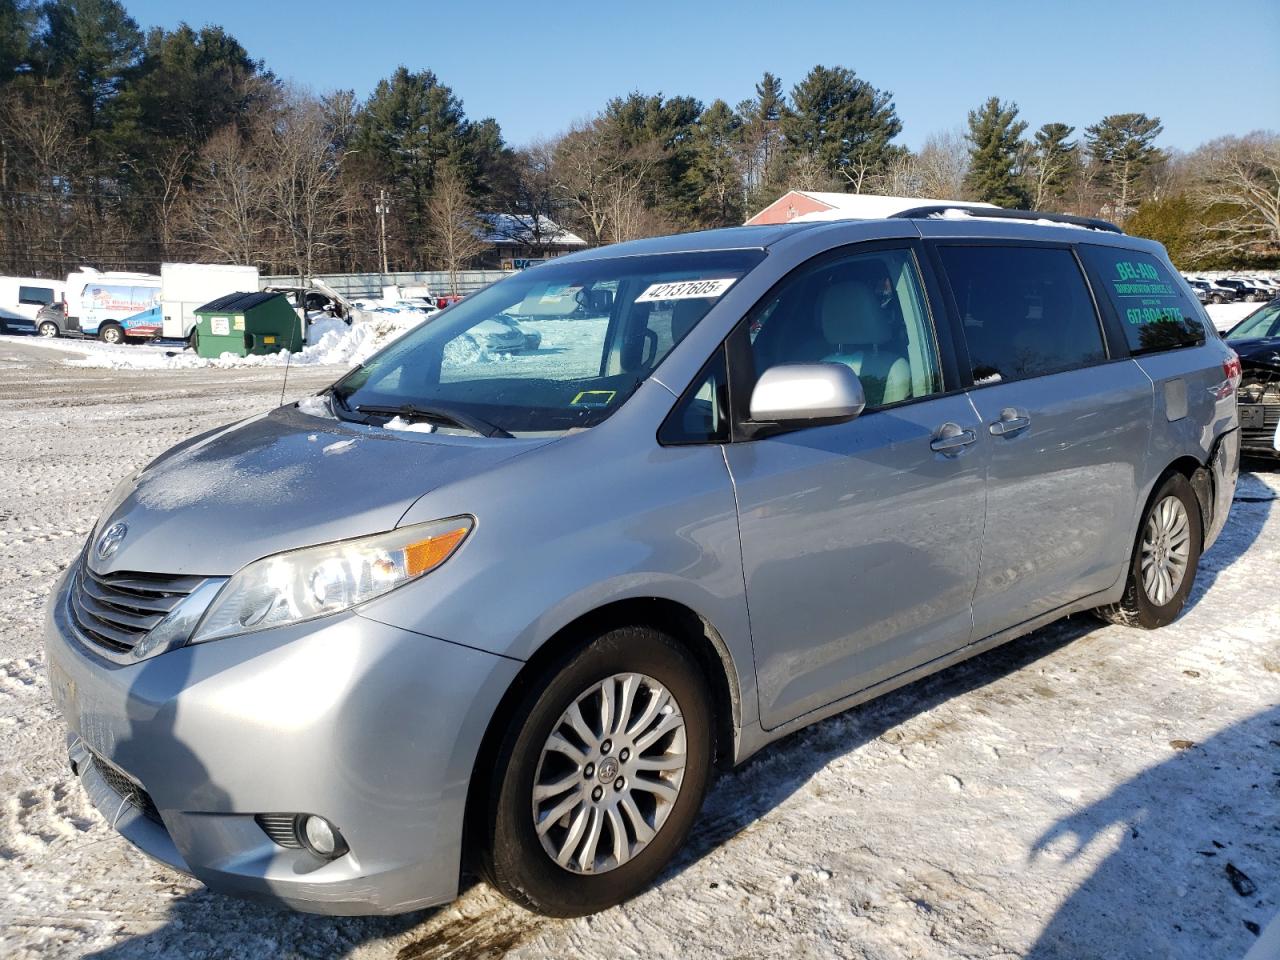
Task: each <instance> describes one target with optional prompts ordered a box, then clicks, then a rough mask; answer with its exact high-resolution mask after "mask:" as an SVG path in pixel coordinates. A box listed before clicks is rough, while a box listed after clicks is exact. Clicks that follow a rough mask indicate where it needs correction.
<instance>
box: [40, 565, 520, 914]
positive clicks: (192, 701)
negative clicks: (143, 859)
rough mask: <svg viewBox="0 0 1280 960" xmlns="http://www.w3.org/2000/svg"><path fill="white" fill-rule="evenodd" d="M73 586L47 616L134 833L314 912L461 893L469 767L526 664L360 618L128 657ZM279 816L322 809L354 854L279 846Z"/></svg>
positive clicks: (57, 674) (86, 727) (80, 748)
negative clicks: (264, 818)
mask: <svg viewBox="0 0 1280 960" xmlns="http://www.w3.org/2000/svg"><path fill="white" fill-rule="evenodd" d="M68 581H69V577H67V576H64V577H63V579H62V581H60V582H59V584H58V587H57V589H56V591H55V593H54V596H53V598H52V600H51V602H50V606H49V611H48V615H47V618H46V623H45V647H46V653H47V664H48V670H49V678H50V686H51V688H52V689H53V691H54V698H55V700H57V702H58V706H59V708H60V710H61V711H62V713H63V716H64V718H65V719H66V722H67V725H68V727H69V729H70V737H69V742H70V749H71V759H72V762H73V766H74V768H75V769H76V771H77V773H78V774H79V775H80V777H81V779H82V782H83V784H84V787H85V789H86V791H87V792H88V793H89V796H90V799H91V800H92V801H93V803H94V805H95V806H96V807H97V809H98V810H99V812H100V813H102V815H103V816H104V817H106V819H107V820H108V821H109V822H110V823H111V824H112V825H113V826H114V827H115V828H116V829H117V830H118V831H119V832H120V833H121V834H122V835H123V836H125V837H126V838H127V839H128V840H130V841H131V842H133V843H134V844H135V845H137V846H138V847H139V848H141V849H142V850H143V851H144V852H145V853H148V854H149V855H151V856H153V857H155V858H156V859H158V860H161V861H163V862H164V863H167V864H169V865H170V866H172V867H175V868H176V869H178V870H181V871H183V872H186V873H190V874H191V875H193V876H195V877H196V878H197V879H199V880H201V881H202V882H204V883H205V884H207V885H208V886H209V887H210V888H211V889H213V890H217V891H221V892H227V893H233V894H240V895H249V896H254V897H257V898H261V899H265V900H269V901H273V902H276V903H282V904H285V905H287V906H290V907H293V908H296V909H299V910H305V911H309V912H315V913H329V914H364V913H400V912H404V911H407V910H413V909H417V908H420V907H425V906H431V905H433V904H437V903H442V902H444V901H447V900H450V899H452V898H453V897H454V896H456V894H457V883H458V873H459V867H460V862H461V852H462V825H463V817H464V810H465V806H466V795H467V787H468V784H469V782H470V776H471V771H472V766H473V764H474V760H475V756H476V753H477V752H478V750H479V746H480V741H481V738H482V737H483V735H484V731H485V728H486V726H487V724H488V721H489V719H490V717H491V716H492V715H493V712H494V710H495V709H496V707H497V704H498V702H499V700H500V699H501V697H502V695H503V693H504V692H505V691H506V689H507V687H508V686H509V684H510V682H511V681H512V679H514V677H515V674H516V672H517V671H518V669H519V667H520V666H521V664H520V663H519V662H518V661H515V660H510V659H507V658H504V657H498V656H494V655H492V654H489V653H484V652H481V651H477V650H473V649H471V648H469V647H464V646H460V645H458V644H453V643H448V642H445V641H443V640H437V639H435V638H432V637H427V636H424V635H421V634H416V633H412V632H410V631H407V630H401V629H397V628H395V627H390V626H387V625H384V624H381V623H376V622H374V621H371V620H368V619H365V618H363V617H360V616H358V615H356V614H346V615H340V616H337V617H332V618H328V619H326V620H323V621H316V622H312V623H310V624H301V625H297V626H294V627H288V628H277V629H273V630H267V631H263V632H261V633H258V634H251V635H247V636H242V637H229V638H226V639H223V640H216V641H213V642H210V643H204V644H197V645H195V646H190V647H182V648H179V649H177V650H173V651H170V652H168V653H164V654H160V655H158V656H155V657H152V658H150V659H146V660H142V661H140V662H138V663H136V664H130V665H126V666H121V665H117V664H114V663H111V662H109V661H107V660H105V659H103V658H101V657H99V656H97V655H96V654H94V653H93V652H92V650H91V649H90V648H89V646H88V645H87V644H86V643H85V642H84V641H82V640H81V639H80V638H79V636H78V635H77V634H76V633H75V632H74V630H73V627H72V626H71V624H70V622H69V618H68V616H67V583H68ZM94 754H96V755H97V756H98V757H100V758H101V761H102V762H95V761H94V759H93V755H94ZM122 777H125V778H128V781H132V782H133V783H134V784H136V785H137V787H138V788H139V790H140V791H145V792H144V793H142V794H141V796H143V797H146V798H149V800H150V802H151V804H153V805H154V809H153V810H146V809H144V808H145V806H146V805H145V804H144V803H140V802H138V798H137V795H135V796H133V797H132V801H133V802H131V798H130V797H129V796H128V795H127V794H129V793H130V791H129V790H127V789H121V786H122V784H127V781H126V780H122V779H121V778H122ZM113 785H114V786H113ZM283 812H297V813H313V814H320V815H322V816H324V817H326V818H327V819H329V820H330V822H332V823H334V824H335V825H337V827H338V828H339V829H340V830H341V832H342V834H343V836H344V838H345V839H346V841H347V843H348V845H349V847H350V852H348V853H347V854H345V855H344V856H342V857H339V858H338V859H336V860H333V861H323V860H321V859H319V858H318V857H316V856H314V855H312V854H310V853H309V852H307V851H306V850H303V849H290V848H286V847H283V846H279V845H277V844H276V843H275V842H274V841H272V840H271V839H270V838H269V837H268V836H267V834H266V833H265V832H264V831H263V829H262V828H261V827H259V826H258V824H257V822H256V821H255V820H254V815H255V814H259V813H283ZM148 813H149V814H150V815H148Z"/></svg>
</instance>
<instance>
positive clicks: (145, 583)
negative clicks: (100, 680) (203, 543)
mask: <svg viewBox="0 0 1280 960" xmlns="http://www.w3.org/2000/svg"><path fill="white" fill-rule="evenodd" d="M203 582H204V578H203V577H184V576H166V575H165V574H159V573H110V574H106V575H105V576H99V575H98V574H96V573H94V572H93V571H91V570H90V569H89V565H88V563H84V562H82V563H81V564H80V568H79V569H78V570H77V571H76V578H75V583H74V585H73V586H72V589H71V617H72V619H73V620H74V621H75V625H76V628H77V629H78V630H79V631H80V633H81V634H83V635H84V636H85V637H86V638H87V639H89V640H90V641H92V642H93V643H95V644H97V645H98V646H100V647H103V648H105V649H107V650H110V651H112V652H113V653H128V652H129V651H130V650H132V649H133V648H134V647H135V646H136V645H137V643H138V641H140V640H141V639H142V638H143V637H145V636H146V635H147V634H148V633H149V632H150V631H151V629H152V628H153V627H155V625H156V624H158V623H159V622H160V621H161V620H163V619H164V618H165V617H166V616H168V614H169V612H170V611H172V610H173V608H174V607H176V606H177V605H178V604H179V603H181V602H182V601H183V600H184V599H185V598H186V597H187V595H188V594H190V593H191V591H193V590H194V589H195V588H196V587H198V586H200V584H201V583H203Z"/></svg>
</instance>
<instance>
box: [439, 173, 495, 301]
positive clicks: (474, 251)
mask: <svg viewBox="0 0 1280 960" xmlns="http://www.w3.org/2000/svg"><path fill="white" fill-rule="evenodd" d="M426 212H427V252H428V253H429V254H430V255H431V257H432V258H433V259H434V260H435V261H436V262H437V263H439V264H441V265H442V266H443V267H444V269H446V270H448V271H449V292H450V293H454V294H456V293H457V292H458V271H459V270H462V269H463V268H464V267H466V266H467V264H469V263H470V262H471V261H472V260H474V259H475V258H476V257H478V256H479V255H480V254H482V253H483V252H484V251H485V250H486V249H488V246H489V245H488V243H487V242H486V241H485V240H484V232H485V230H486V227H485V225H484V224H483V223H482V222H481V221H480V220H478V219H477V218H476V211H475V208H474V207H473V206H472V205H471V197H470V196H469V195H468V193H467V184H466V181H465V180H463V178H462V176H461V175H460V174H459V173H458V171H457V169H456V168H455V167H454V166H453V165H452V164H446V165H444V166H443V167H441V168H440V169H438V170H437V171H436V178H435V188H434V189H433V190H432V191H431V197H430V199H429V200H427V211H426Z"/></svg>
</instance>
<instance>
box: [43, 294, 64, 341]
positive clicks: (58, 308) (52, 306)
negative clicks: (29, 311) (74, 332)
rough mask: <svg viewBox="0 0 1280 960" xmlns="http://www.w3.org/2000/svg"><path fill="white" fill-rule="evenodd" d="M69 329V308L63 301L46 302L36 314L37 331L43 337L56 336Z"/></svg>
mask: <svg viewBox="0 0 1280 960" xmlns="http://www.w3.org/2000/svg"><path fill="white" fill-rule="evenodd" d="M66 329H67V310H66V307H65V306H63V304H62V303H61V302H56V303H46V304H45V305H44V306H43V307H41V308H40V312H39V313H37V314H36V332H37V333H38V334H40V336H42V337H56V336H60V335H61V334H62V333H65V332H66Z"/></svg>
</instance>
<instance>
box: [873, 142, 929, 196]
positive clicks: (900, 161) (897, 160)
mask: <svg viewBox="0 0 1280 960" xmlns="http://www.w3.org/2000/svg"><path fill="white" fill-rule="evenodd" d="M866 192H867V193H873V194H879V195H880V196H886V197H920V196H924V188H923V186H922V182H921V176H920V158H919V157H918V156H917V155H916V154H914V153H909V152H903V153H901V154H899V155H898V156H896V157H894V158H893V159H892V160H890V161H889V164H888V166H886V167H885V168H884V169H883V170H882V171H880V172H879V173H876V174H874V175H873V176H872V177H871V179H870V181H869V186H868V189H867V190H866Z"/></svg>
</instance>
